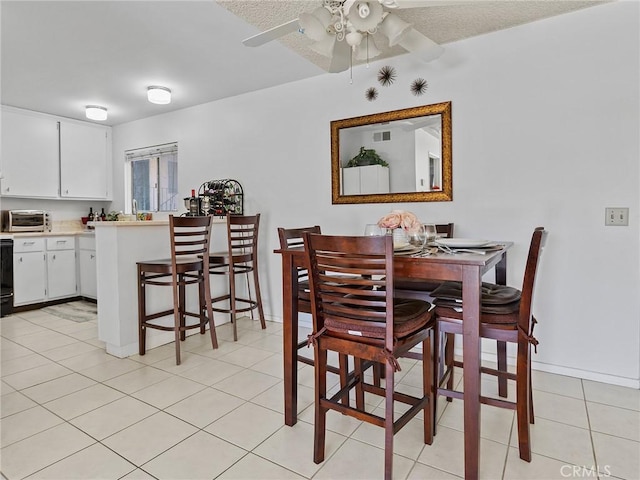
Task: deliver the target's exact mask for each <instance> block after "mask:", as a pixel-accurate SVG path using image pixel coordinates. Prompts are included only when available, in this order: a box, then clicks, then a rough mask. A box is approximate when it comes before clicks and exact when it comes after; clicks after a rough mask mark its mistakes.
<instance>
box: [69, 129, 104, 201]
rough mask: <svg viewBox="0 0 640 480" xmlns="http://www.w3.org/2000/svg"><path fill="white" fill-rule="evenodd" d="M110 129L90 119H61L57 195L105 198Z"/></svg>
mask: <svg viewBox="0 0 640 480" xmlns="http://www.w3.org/2000/svg"><path fill="white" fill-rule="evenodd" d="M108 142H109V129H108V128H107V127H103V126H101V125H94V124H90V123H76V122H69V121H61V122H60V196H61V197H63V198H94V199H107V197H108V196H109V182H108V179H109V176H110V168H109V164H108V159H107V153H108Z"/></svg>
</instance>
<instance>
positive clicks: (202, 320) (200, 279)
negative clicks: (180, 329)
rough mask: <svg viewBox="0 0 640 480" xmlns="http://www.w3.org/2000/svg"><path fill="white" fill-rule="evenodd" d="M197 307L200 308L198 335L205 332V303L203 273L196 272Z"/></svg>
mask: <svg viewBox="0 0 640 480" xmlns="http://www.w3.org/2000/svg"><path fill="white" fill-rule="evenodd" d="M198 302H199V303H198V305H199V306H200V335H204V334H205V332H206V326H207V322H208V321H209V317H207V301H206V300H205V297H204V272H198Z"/></svg>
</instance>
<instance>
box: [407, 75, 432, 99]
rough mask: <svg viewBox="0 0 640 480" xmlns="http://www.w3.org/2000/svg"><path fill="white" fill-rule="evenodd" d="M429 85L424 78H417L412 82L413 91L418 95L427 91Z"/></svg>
mask: <svg viewBox="0 0 640 480" xmlns="http://www.w3.org/2000/svg"><path fill="white" fill-rule="evenodd" d="M428 86H429V85H428V84H427V81H426V80H425V79H424V78H416V79H415V80H414V81H413V83H412V84H411V93H413V94H414V95H415V96H416V97H418V96H420V95H422V94H423V93H424V92H426V91H427V87H428Z"/></svg>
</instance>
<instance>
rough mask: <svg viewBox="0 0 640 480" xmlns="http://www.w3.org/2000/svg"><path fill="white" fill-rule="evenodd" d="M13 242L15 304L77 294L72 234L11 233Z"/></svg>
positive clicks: (74, 245)
mask: <svg viewBox="0 0 640 480" xmlns="http://www.w3.org/2000/svg"><path fill="white" fill-rule="evenodd" d="M13 242H14V245H13V251H14V254H13V276H14V280H13V282H14V293H13V294H14V304H15V305H16V306H20V305H30V304H33V303H40V302H46V301H48V300H55V299H58V298H66V297H73V296H76V295H77V281H76V280H77V275H76V244H75V237H73V236H51V237H14V241H13Z"/></svg>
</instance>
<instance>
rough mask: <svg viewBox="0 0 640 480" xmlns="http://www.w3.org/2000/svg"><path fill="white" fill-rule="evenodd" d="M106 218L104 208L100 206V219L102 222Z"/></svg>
mask: <svg viewBox="0 0 640 480" xmlns="http://www.w3.org/2000/svg"><path fill="white" fill-rule="evenodd" d="M106 219H107V214H106V213H104V208H102V212H100V221H102V222H104V221H105V220H106Z"/></svg>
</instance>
